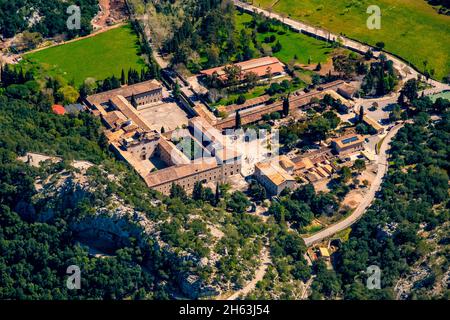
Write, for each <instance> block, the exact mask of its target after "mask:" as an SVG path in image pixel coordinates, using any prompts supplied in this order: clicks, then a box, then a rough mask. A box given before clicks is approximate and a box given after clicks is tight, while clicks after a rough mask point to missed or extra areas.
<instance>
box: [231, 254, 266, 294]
mask: <svg viewBox="0 0 450 320" xmlns="http://www.w3.org/2000/svg"><path fill="white" fill-rule="evenodd" d="M271 263H272V260H271V259H270V254H269V249H268V248H267V247H264V248H263V249H262V250H261V264H260V266H259V268H258V270H256V273H255V276H254V277H253V279H252V280H251V281H250V282H249V283H247V284H246V285H245V286H244V287H243V288H242V289H240V290H238V291H236V292H235V293H233V294H232V295H231V296H229V297H228V298H227V300H236V299H237V298H239V296H240V295H242V296H244V297H245V296H246V295H247V294H249V293H250V292H251V291H252V290H253V289H255V288H256V284H257V283H258V282H259V281H261V280H262V279H263V278H264V275H265V274H266V272H267V267H268V266H269V264H271Z"/></svg>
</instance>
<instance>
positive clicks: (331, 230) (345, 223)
mask: <svg viewBox="0 0 450 320" xmlns="http://www.w3.org/2000/svg"><path fill="white" fill-rule="evenodd" d="M402 126H403V124H399V125H396V126H395V127H393V128H392V129H391V130H390V131H389V132H388V133H387V135H386V137H385V138H384V140H383V142H382V144H381V147H380V152H379V154H378V160H377V175H376V177H375V179H374V181H373V183H372V184H371V186H370V188H369V191H368V192H367V194H366V195H365V196H364V199H363V200H362V201H361V203H360V204H359V205H358V207H357V208H356V209H355V211H353V213H352V214H351V215H350V216H348V217H347V218H345V219H344V220H341V221H339V222H338V223H335V224H333V225H331V226H329V227H328V228H326V229H324V230H322V231H319V232H317V233H315V234H313V235H312V236H310V237H307V238H303V240H304V241H305V244H306V246H308V247H309V246H311V245H312V244H314V243H317V242H319V241H322V240H323V239H326V238H328V237H330V236H332V235H333V234H335V233H337V232H339V231H341V230H344V229H345V228H348V227H349V226H351V225H352V224H353V223H355V222H356V221H357V220H358V219H359V218H361V216H362V215H363V214H364V212H365V211H366V209H367V208H368V207H369V206H370V204H371V203H372V200H373V199H374V198H375V194H376V192H377V191H378V190H379V189H380V187H381V183H382V182H383V178H384V176H385V174H386V172H387V168H388V161H387V160H388V159H387V158H388V155H387V152H388V150H389V149H390V142H391V141H392V138H393V137H394V136H395V135H396V134H397V132H398V130H400V128H401V127H402Z"/></svg>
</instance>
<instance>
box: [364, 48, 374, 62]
mask: <svg viewBox="0 0 450 320" xmlns="http://www.w3.org/2000/svg"><path fill="white" fill-rule="evenodd" d="M364 58H365V59H366V60H370V59H372V58H373V51H372V49H369V50H367V51H366V53H365V54H364Z"/></svg>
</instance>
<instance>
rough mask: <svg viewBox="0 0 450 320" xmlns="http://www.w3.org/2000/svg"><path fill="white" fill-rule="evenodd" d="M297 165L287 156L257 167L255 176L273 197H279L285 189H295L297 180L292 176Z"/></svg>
mask: <svg viewBox="0 0 450 320" xmlns="http://www.w3.org/2000/svg"><path fill="white" fill-rule="evenodd" d="M294 168H295V164H294V163H293V162H292V161H291V160H289V158H287V157H286V156H279V157H276V158H274V159H270V160H268V161H264V162H259V163H257V164H256V165H255V173H254V176H255V178H256V180H258V182H259V183H261V184H262V185H263V186H264V187H265V188H266V190H267V192H268V194H269V195H271V196H277V195H279V194H280V193H281V192H282V191H283V190H284V189H286V188H290V189H293V188H294V186H295V183H296V181H295V178H294V177H293V176H292V174H293V171H294Z"/></svg>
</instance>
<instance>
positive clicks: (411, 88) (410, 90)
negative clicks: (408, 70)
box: [400, 79, 419, 102]
mask: <svg viewBox="0 0 450 320" xmlns="http://www.w3.org/2000/svg"><path fill="white" fill-rule="evenodd" d="M418 90H419V86H418V82H417V80H416V79H409V80H408V81H406V83H405V85H404V86H403V88H402V90H401V91H400V92H401V93H402V94H403V96H404V97H406V98H408V100H409V102H412V101H414V100H416V99H417V98H418V97H419V94H418Z"/></svg>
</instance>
